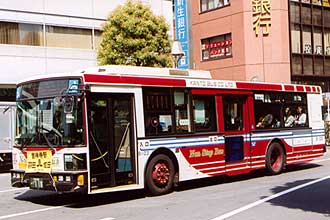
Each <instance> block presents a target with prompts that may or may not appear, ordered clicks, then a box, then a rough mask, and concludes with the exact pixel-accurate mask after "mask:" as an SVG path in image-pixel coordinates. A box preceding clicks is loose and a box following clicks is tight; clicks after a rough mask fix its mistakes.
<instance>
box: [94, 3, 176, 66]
mask: <svg viewBox="0 0 330 220" xmlns="http://www.w3.org/2000/svg"><path fill="white" fill-rule="evenodd" d="M102 29H103V35H102V36H103V38H102V41H101V44H100V47H99V50H98V61H99V63H100V64H101V65H107V64H119V65H134V66H153V67H170V66H172V56H171V44H170V40H169V36H168V30H169V27H168V25H167V24H166V22H165V19H164V18H163V17H161V16H156V15H154V14H153V13H152V11H151V9H150V8H149V7H147V6H144V5H143V4H142V3H136V2H133V1H132V0H128V1H127V2H126V4H125V5H123V6H119V7H117V8H116V9H115V10H114V11H113V12H112V13H111V14H110V15H109V17H108V19H107V21H106V22H105V23H104V25H103V26H102Z"/></svg>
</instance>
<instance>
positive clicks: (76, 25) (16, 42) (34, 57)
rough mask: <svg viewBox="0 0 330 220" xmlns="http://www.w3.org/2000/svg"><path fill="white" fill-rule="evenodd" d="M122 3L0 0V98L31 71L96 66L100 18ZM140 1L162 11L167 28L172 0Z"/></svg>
mask: <svg viewBox="0 0 330 220" xmlns="http://www.w3.org/2000/svg"><path fill="white" fill-rule="evenodd" d="M125 2H126V0H111V1H108V0H84V1H80V0H57V1H53V0H24V1H20V0H11V1H0V65H1V67H2V68H1V70H0V101H14V100H15V89H14V88H15V84H16V83H17V81H19V80H21V79H23V78H26V77H29V76H31V75H35V74H48V73H55V72H66V71H74V70H77V69H81V68H86V67H89V66H95V65H97V61H96V57H97V55H96V50H97V47H98V45H99V43H100V40H101V26H102V23H103V22H104V21H105V20H106V18H107V16H108V14H109V13H110V12H111V11H112V10H114V9H115V8H116V7H117V6H119V5H120V4H123V3H125ZM141 2H143V3H144V4H146V5H149V6H150V7H151V9H152V10H153V12H154V13H155V14H157V15H163V16H164V17H165V19H166V21H167V22H168V24H169V25H170V26H171V30H173V25H172V24H173V13H172V1H169V0H157V1H152V0H141ZM171 33H173V31H171ZM171 33H170V34H171Z"/></svg>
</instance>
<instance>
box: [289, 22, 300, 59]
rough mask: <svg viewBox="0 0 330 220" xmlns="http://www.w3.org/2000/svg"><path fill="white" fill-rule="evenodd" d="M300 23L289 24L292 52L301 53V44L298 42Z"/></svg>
mask: <svg viewBox="0 0 330 220" xmlns="http://www.w3.org/2000/svg"><path fill="white" fill-rule="evenodd" d="M300 34H301V31H300V25H296V24H295V25H292V26H291V50H292V53H301V44H300Z"/></svg>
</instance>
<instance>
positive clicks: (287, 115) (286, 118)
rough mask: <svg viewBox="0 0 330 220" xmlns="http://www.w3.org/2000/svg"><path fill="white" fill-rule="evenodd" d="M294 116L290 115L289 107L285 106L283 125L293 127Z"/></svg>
mask: <svg viewBox="0 0 330 220" xmlns="http://www.w3.org/2000/svg"><path fill="white" fill-rule="evenodd" d="M294 121H295V118H294V116H293V115H292V112H291V109H290V108H289V107H287V108H286V109H285V116H284V126H285V127H293V125H294Z"/></svg>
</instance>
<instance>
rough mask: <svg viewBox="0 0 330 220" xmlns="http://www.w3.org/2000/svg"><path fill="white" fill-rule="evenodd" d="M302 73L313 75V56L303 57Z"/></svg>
mask: <svg viewBox="0 0 330 220" xmlns="http://www.w3.org/2000/svg"><path fill="white" fill-rule="evenodd" d="M304 75H307V76H308V75H309V76H311V75H313V58H312V57H310V56H305V57H304Z"/></svg>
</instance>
